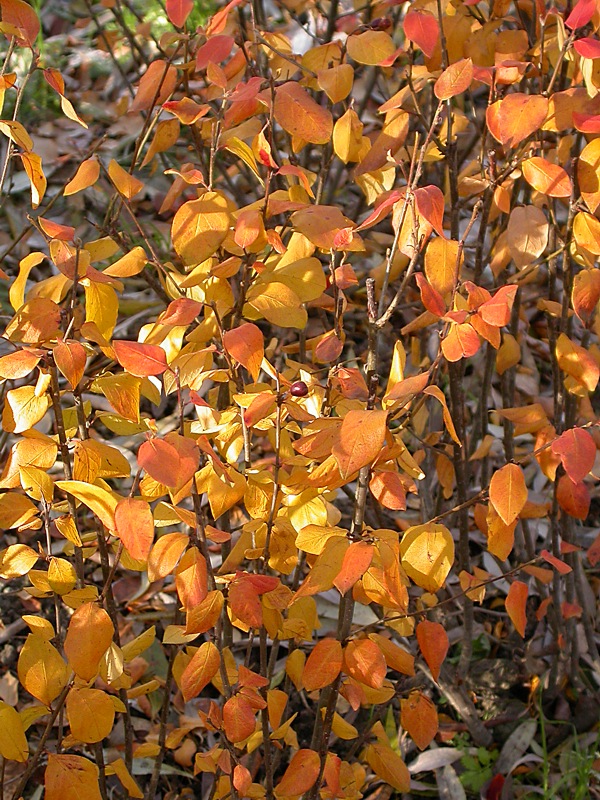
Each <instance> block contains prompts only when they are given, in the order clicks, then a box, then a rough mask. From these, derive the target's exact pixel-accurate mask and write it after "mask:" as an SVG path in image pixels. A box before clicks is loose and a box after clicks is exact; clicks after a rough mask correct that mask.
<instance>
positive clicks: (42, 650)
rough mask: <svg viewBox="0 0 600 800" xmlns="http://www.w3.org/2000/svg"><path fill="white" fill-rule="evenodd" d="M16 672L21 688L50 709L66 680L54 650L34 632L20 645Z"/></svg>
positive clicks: (67, 677) (58, 656)
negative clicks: (21, 646)
mask: <svg viewBox="0 0 600 800" xmlns="http://www.w3.org/2000/svg"><path fill="white" fill-rule="evenodd" d="M17 672H18V675H19V680H20V682H21V684H22V686H23V687H24V689H25V690H26V691H28V692H29V694H31V695H33V697H35V698H36V699H37V700H39V701H40V703H43V704H44V705H45V706H50V704H51V703H52V701H53V700H54V699H56V698H57V697H58V695H59V694H60V693H61V692H62V690H63V689H64V687H65V686H66V684H67V681H68V679H69V670H68V669H67V665H66V664H65V662H64V661H63V659H62V658H61V656H60V654H59V652H58V650H57V649H56V648H55V647H53V646H52V645H51V644H50V642H47V641H46V640H45V639H43V638H42V637H41V636H38V635H37V634H35V633H30V634H29V636H28V637H27V640H26V641H25V644H24V645H23V649H22V650H21V652H20V654H19V662H18V665H17Z"/></svg>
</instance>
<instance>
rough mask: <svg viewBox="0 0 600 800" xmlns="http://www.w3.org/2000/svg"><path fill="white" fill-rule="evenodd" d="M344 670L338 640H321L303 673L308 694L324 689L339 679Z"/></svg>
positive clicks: (303, 680) (303, 682)
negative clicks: (341, 671)
mask: <svg viewBox="0 0 600 800" xmlns="http://www.w3.org/2000/svg"><path fill="white" fill-rule="evenodd" d="M341 669H342V645H341V644H340V643H339V642H338V640H337V639H321V641H320V642H317V644H316V645H315V646H314V648H313V650H312V653H311V654H310V655H309V657H308V658H307V660H306V663H305V665H304V671H303V672H302V685H303V686H304V688H305V689H306V691H307V692H313V691H314V690H315V689H323V688H324V687H325V686H329V684H330V683H333V681H334V680H335V679H336V678H337V676H338V675H339V674H340V670H341Z"/></svg>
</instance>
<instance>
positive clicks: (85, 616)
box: [64, 603, 114, 681]
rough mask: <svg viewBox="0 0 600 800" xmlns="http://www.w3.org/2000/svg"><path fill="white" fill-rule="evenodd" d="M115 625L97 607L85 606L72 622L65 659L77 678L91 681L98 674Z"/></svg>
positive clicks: (103, 611) (101, 609) (73, 617)
mask: <svg viewBox="0 0 600 800" xmlns="http://www.w3.org/2000/svg"><path fill="white" fill-rule="evenodd" d="M113 634H114V628H113V624H112V622H111V620H110V617H109V616H108V614H107V613H106V611H105V610H104V609H103V608H100V606H98V605H96V603H83V605H80V606H79V608H78V609H77V610H76V611H75V613H74V614H73V616H72V617H71V621H70V622H69V628H68V630H67V636H66V638H65V645H64V649H65V655H66V656H67V658H68V659H69V666H70V667H71V669H72V670H73V672H74V673H75V674H76V675H77V677H78V678H82V679H83V680H84V681H91V680H92V678H95V677H96V675H97V673H98V667H99V664H100V659H101V658H102V656H103V655H104V653H105V652H106V651H107V650H108V648H109V647H110V644H111V642H112V638H113Z"/></svg>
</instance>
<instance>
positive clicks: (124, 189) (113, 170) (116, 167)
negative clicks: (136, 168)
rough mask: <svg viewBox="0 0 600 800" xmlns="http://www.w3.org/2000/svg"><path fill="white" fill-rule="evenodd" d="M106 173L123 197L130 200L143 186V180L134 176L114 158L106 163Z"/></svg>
mask: <svg viewBox="0 0 600 800" xmlns="http://www.w3.org/2000/svg"><path fill="white" fill-rule="evenodd" d="M108 175H109V177H110V179H111V181H112V182H113V183H114V185H115V188H116V189H117V191H118V192H120V194H122V195H123V197H126V198H127V199H128V200H131V199H132V198H133V197H135V196H136V194H139V193H140V192H141V191H142V189H143V188H144V182H143V181H140V180H138V179H137V178H134V177H133V175H130V174H129V172H127V170H125V169H123V167H122V166H121V165H120V164H118V163H117V162H116V161H115V159H114V158H113V159H111V162H110V164H109V165H108Z"/></svg>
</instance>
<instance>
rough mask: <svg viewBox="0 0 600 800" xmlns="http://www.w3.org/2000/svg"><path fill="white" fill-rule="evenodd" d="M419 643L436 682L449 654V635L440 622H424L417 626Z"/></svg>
mask: <svg viewBox="0 0 600 800" xmlns="http://www.w3.org/2000/svg"><path fill="white" fill-rule="evenodd" d="M417 641H418V643H419V647H420V649H421V653H422V654H423V658H424V659H425V661H426V662H427V666H428V667H429V669H430V670H431V674H432V675H433V679H434V680H435V681H437V680H438V678H439V677H440V669H441V666H442V664H443V663H444V659H445V658H446V653H447V652H448V647H449V643H448V635H447V634H446V631H445V629H444V627H443V625H440V623H439V622H430V621H429V620H423V621H422V622H419V624H418V625H417Z"/></svg>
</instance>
